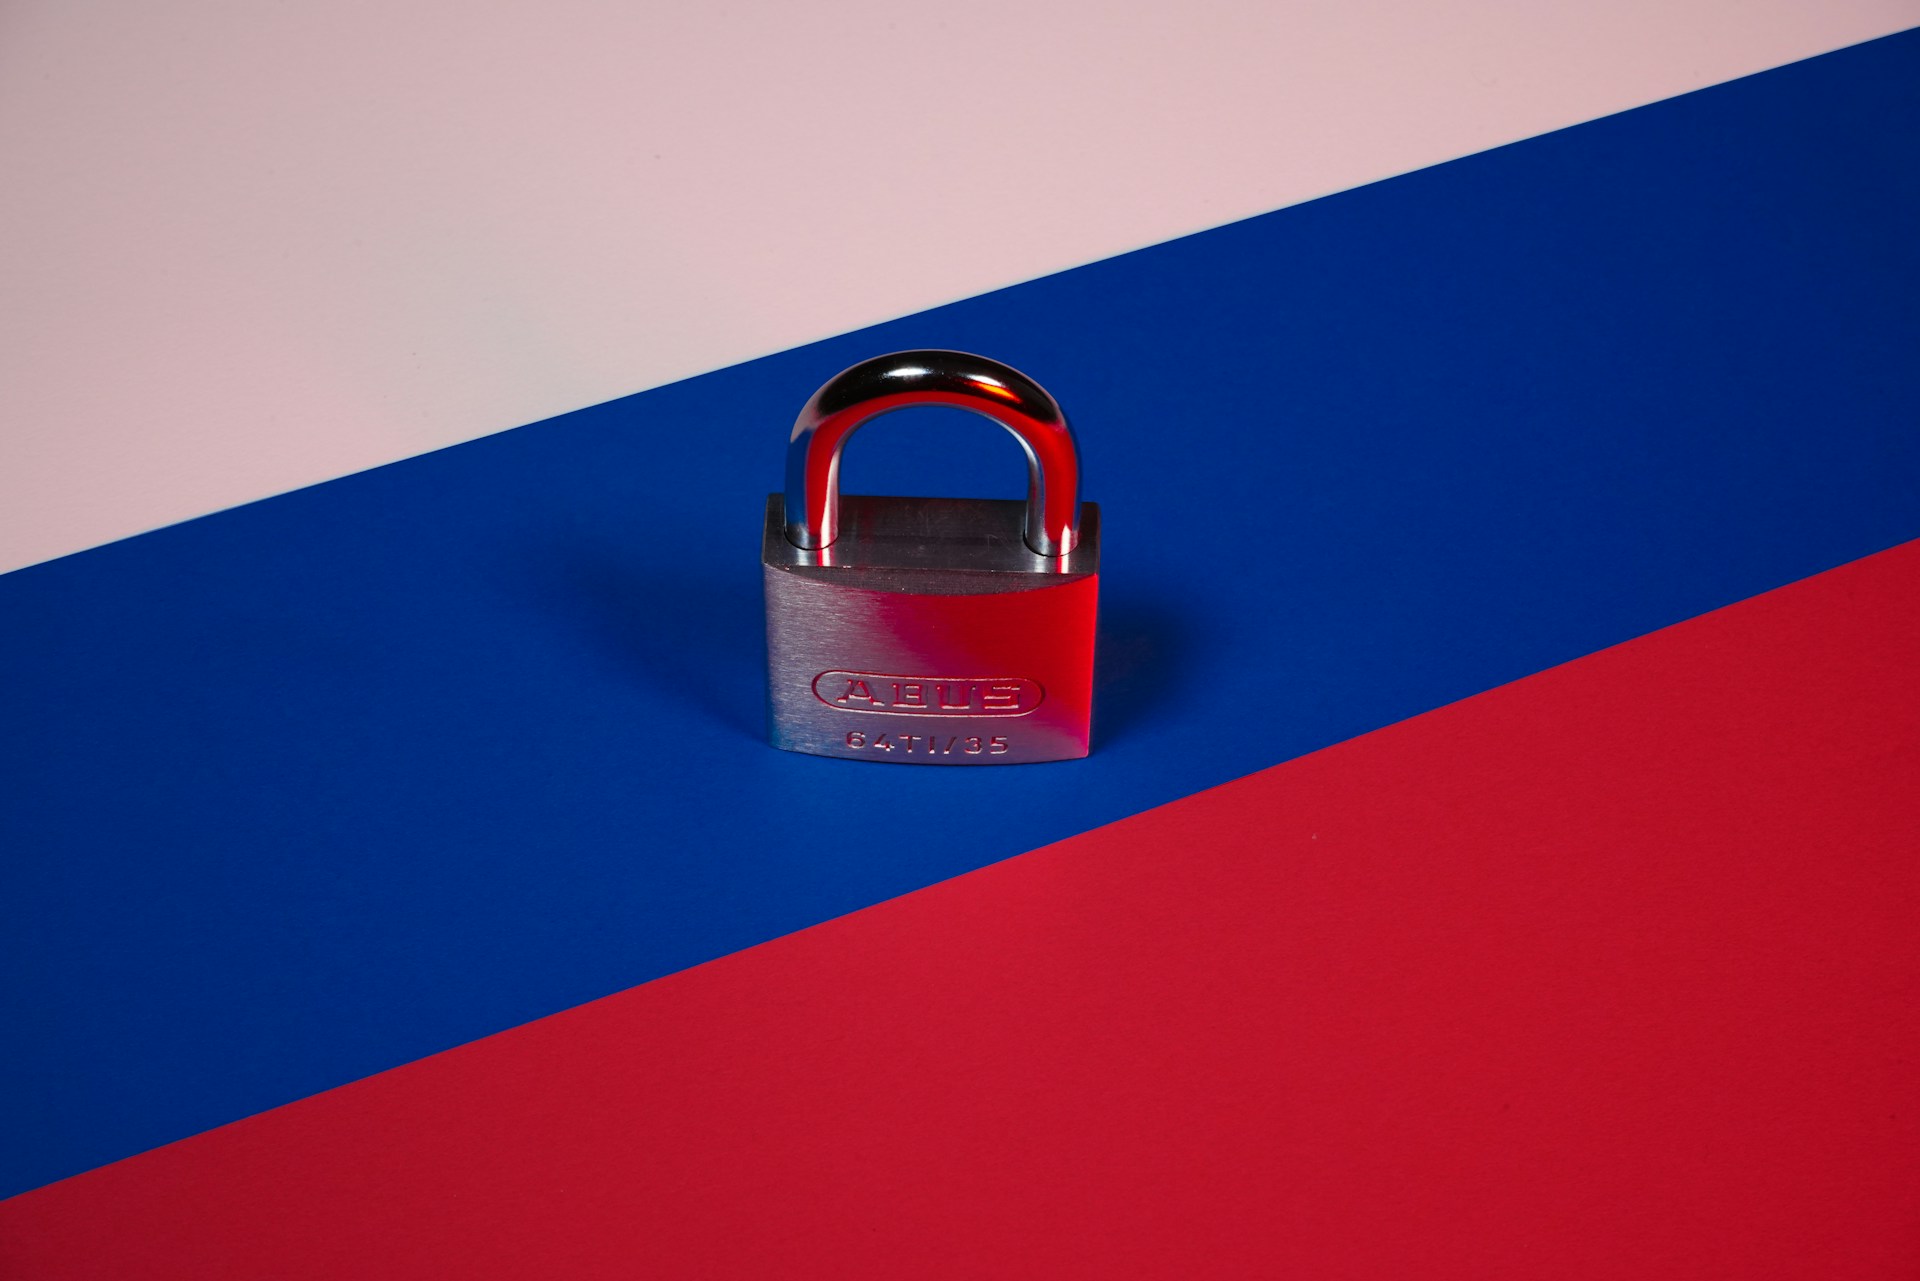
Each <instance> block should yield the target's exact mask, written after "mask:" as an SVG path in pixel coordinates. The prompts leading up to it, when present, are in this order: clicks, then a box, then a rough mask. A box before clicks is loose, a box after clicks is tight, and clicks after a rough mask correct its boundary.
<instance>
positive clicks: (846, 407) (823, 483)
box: [787, 351, 1080, 556]
mask: <svg viewBox="0 0 1920 1281" xmlns="http://www.w3.org/2000/svg"><path fill="white" fill-rule="evenodd" d="M913 405H951V406H954V407H955V408H958V409H969V410H972V411H973V412H974V413H976V414H983V415H985V416H986V417H988V418H991V419H993V421H995V422H997V423H999V424H1000V425H1001V426H1002V427H1005V428H1006V429H1007V430H1008V431H1010V432H1012V433H1013V436H1014V439H1016V440H1018V441H1019V442H1020V447H1021V449H1022V450H1024V451H1025V453H1026V455H1027V524H1026V543H1027V547H1028V548H1029V549H1031V550H1032V551H1033V552H1035V553H1036V554H1038V555H1041V556H1065V555H1066V554H1067V553H1068V552H1070V551H1072V550H1073V549H1074V547H1075V546H1076V545H1077V544H1078V543H1079V541H1080V449H1079V446H1078V445H1077V444H1076V443H1075V441H1074V438H1073V428H1072V427H1071V426H1069V425H1068V423H1067V417H1066V415H1065V414H1063V413H1061V412H1060V406H1059V404H1058V402H1056V401H1055V400H1054V398H1053V397H1052V396H1049V395H1048V394H1047V393H1046V391H1045V389H1043V388H1042V387H1041V386H1040V384H1039V383H1036V382H1034V381H1033V380H1032V379H1031V378H1028V377H1027V376H1026V375H1025V374H1023V373H1021V372H1020V371H1019V370H1017V369H1013V368H1011V367H1009V366H1007V365H1003V364H1001V363H1000V362H999V361H997V360H988V359H987V358H986V357H985V356H973V355H969V354H967V353H966V352H964V351H897V352H894V353H892V354H891V355H886V356H875V357H874V358H873V359H872V360H863V361H861V362H860V363H859V364H857V365H855V366H853V367H852V368H851V369H846V370H843V371H841V372H840V373H838V374H836V375H835V376H834V377H833V378H831V379H829V380H828V382H827V384H826V386H824V387H822V388H821V389H820V390H819V391H817V392H815V393H814V394H813V399H812V400H809V401H808V402H807V404H806V408H804V409H802V410H801V411H800V417H799V418H798V419H797V420H796V421H795V422H794V424H793V437H792V439H791V440H790V441H789V442H788V444H787V541H788V542H790V543H792V544H793V545H794V546H796V547H804V548H820V547H826V546H829V545H830V544H832V542H833V540H834V539H835V538H837V537H839V534H840V451H841V450H842V449H843V448H844V447H845V446H846V443H847V437H849V436H851V435H853V433H854V432H855V431H856V430H858V429H859V428H861V427H863V426H865V425H866V424H867V423H869V422H871V421H872V420H873V419H875V418H877V417H879V416H880V415H881V414H885V413H891V412H892V411H894V410H896V409H906V408H908V407H909V406H913Z"/></svg>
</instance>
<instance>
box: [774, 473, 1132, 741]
mask: <svg viewBox="0 0 1920 1281" xmlns="http://www.w3.org/2000/svg"><path fill="white" fill-rule="evenodd" d="M843 515H844V521H843V524H842V533H841V537H840V538H839V539H838V540H836V542H835V544H834V545H833V546H831V547H828V548H822V549H818V550H804V549H801V548H798V547H795V546H794V545H793V544H792V543H791V542H789V541H788V539H787V537H786V529H787V521H786V516H785V499H784V497H783V496H782V495H780V494H772V495H769V496H768V499H767V508H766V526H765V529H764V532H763V535H762V539H761V543H762V557H761V562H762V574H763V578H764V580H765V590H766V601H767V716H768V727H769V737H770V739H771V741H772V742H773V744H774V745H775V746H776V747H781V748H785V749H787V750H789V751H798V752H808V753H812V754H815V755H821V756H838V757H845V758H850V759H858V760H875V761H884V762H888V763H894V764H926V765H935V764H938V765H994V764H1019V763H1026V762H1038V761H1050V760H1068V759H1073V758H1076V757H1081V756H1085V755H1086V754H1087V750H1088V745H1089V729H1090V724H1091V700H1092V692H1093V645H1094V623H1095V616H1096V613H1097V608H1098V593H1099V574H1098V570H1099V557H1100V523H1099V509H1098V507H1097V506H1096V505H1094V504H1092V503H1087V504H1084V505H1083V506H1082V509H1081V514H1080V520H1079V522H1078V524H1079V527H1080V531H1081V536H1080V540H1079V544H1078V546H1076V547H1075V548H1074V550H1073V551H1072V552H1071V553H1069V554H1068V555H1066V556H1061V557H1043V556H1038V555H1035V554H1034V553H1033V552H1032V551H1031V550H1029V549H1028V547H1027V546H1026V544H1025V541H1024V539H1023V538H1022V525H1023V521H1024V515H1025V505H1024V504H1022V503H1019V502H1017V501H1013V500H1001V499H930V498H929V499H917V498H879V497H865V496H851V495H850V496H848V497H847V499H846V500H845V503H844V508H843Z"/></svg>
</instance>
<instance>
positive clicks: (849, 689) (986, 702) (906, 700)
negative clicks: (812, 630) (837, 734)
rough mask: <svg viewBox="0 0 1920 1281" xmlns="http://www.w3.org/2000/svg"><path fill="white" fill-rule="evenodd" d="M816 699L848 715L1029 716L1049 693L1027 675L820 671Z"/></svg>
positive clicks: (814, 682) (814, 686) (815, 683)
mask: <svg viewBox="0 0 1920 1281" xmlns="http://www.w3.org/2000/svg"><path fill="white" fill-rule="evenodd" d="M813 696H814V697H815V698H817V699H819V700H820V701H821V702H823V703H825V704H826V705H827V706H828V707H837V708H839V709H840V710H842V711H847V712H889V713H892V714H894V715H897V716H1025V715H1026V714H1027V713H1028V712H1030V711H1032V710H1033V709H1034V708H1036V707H1038V706H1040V700H1041V699H1043V698H1045V697H1046V691H1044V690H1042V689H1041V688H1040V684H1039V682H1037V681H1030V680H1028V679H1026V678H1025V677H1023V676H890V675H887V674H885V673H882V672H839V671H835V672H821V673H820V674H819V675H818V676H816V677H814V678H813Z"/></svg>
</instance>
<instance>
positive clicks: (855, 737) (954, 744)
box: [847, 729, 1013, 756]
mask: <svg viewBox="0 0 1920 1281" xmlns="http://www.w3.org/2000/svg"><path fill="white" fill-rule="evenodd" d="M847 746H848V747H851V748H853V749H854V750H856V751H858V750H861V749H865V750H867V751H872V752H905V753H907V754H908V755H909V756H911V755H913V754H914V753H916V752H917V753H919V754H920V755H922V756H956V755H958V756H981V755H986V756H1004V755H1005V754H1006V753H1008V752H1010V751H1012V750H1013V747H1012V744H1010V743H1008V742H1007V739H1006V736H1005V735H1004V734H995V735H992V736H991V737H989V738H981V737H979V736H978V735H972V734H867V733H863V732H862V731H860V730H857V729H856V730H853V731H851V732H849V733H848V734H847Z"/></svg>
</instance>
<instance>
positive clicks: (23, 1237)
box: [0, 544, 1920, 1281]
mask: <svg viewBox="0 0 1920 1281" xmlns="http://www.w3.org/2000/svg"><path fill="white" fill-rule="evenodd" d="M1916 589H1920V544H1908V545H1906V546H1903V547H1900V548H1896V549H1894V550H1892V551H1889V552H1886V553H1883V554H1881V555H1879V556H1875V557H1871V558H1869V559H1867V560H1864V561H1861V562H1857V563H1855V564H1853V565H1849V566H1846V567H1844V568H1841V569H1838V570H1834V571H1832V572H1831V573H1828V574H1824V575H1821V576H1819V577H1817V578H1813V579H1810V580H1807V581H1805V582H1802V583H1799V584H1796V585H1794V586H1791V587H1788V588H1785V589H1783V590H1781V591H1778V592H1773V593H1770V594H1769V595H1766V596H1763V597H1759V598H1757V599H1755V600H1752V601H1748V602H1745V603H1743V604H1740V605H1737V606H1734V607H1732V608H1730V609H1726V610H1722V611H1719V612H1717V613H1715V614H1711V615H1708V616H1706V617H1703V618H1700V619H1696V620H1693V621H1691V622H1689V623H1686V624H1683V625H1681V626H1678V627H1675V628H1671V629H1668V630H1666V631H1664V632H1660V633H1657V634H1655V635H1653V636H1650V637H1646V638H1643V639H1641V640H1639V641H1635V642H1632V643H1630V644H1627V645H1623V646H1620V647H1618V648H1615V649H1612V650H1609V651H1606V652H1603V653H1600V654H1597V655H1594V656H1593V657H1590V658H1587V659H1584V660H1582V661H1580V662H1577V663H1573V664H1569V665H1567V666H1565V667H1561V668H1557V669H1555V670H1552V671H1548V672H1545V673H1542V674H1540V675H1538V676H1535V677H1533V678H1531V679H1528V680H1525V681H1521V682H1519V683H1517V684H1514V685H1510V686H1507V687H1504V688H1501V689H1497V690H1493V691H1491V692H1489V693H1486V694H1483V695H1481V696H1479V697H1476V698H1473V699H1469V700H1467V701H1465V702H1463V703H1458V704H1455V705H1453V706H1451V707H1447V708H1443V709H1441V710H1439V711H1437V712H1434V713H1431V714H1429V715H1426V716H1422V717H1419V718H1418V719H1415V720H1412V721H1408V722H1406V723H1404V724H1401V725H1397V726H1393V727H1391V728H1389V729H1386V730H1382V731H1380V732H1378V733H1375V734H1370V735H1368V736H1366V737H1364V738H1361V739H1357V740H1354V741H1353V742H1350V743H1346V744H1343V745H1341V746H1339V747H1335V748H1333V749H1330V750H1328V751H1325V752H1321V753H1318V754H1317V755H1315V756H1312V757H1308V758H1306V759H1303V760H1299V761H1294V762H1291V763H1289V764H1287V765H1284V766H1280V767H1278V768H1275V769H1272V770H1268V771H1266V772H1263V773H1261V774H1257V775H1254V776H1252V777H1249V778H1246V779H1242V780H1240V781H1238V782H1235V783H1232V784H1229V785H1227V786H1225V787H1220V788H1217V789H1214V790H1212V791H1209V792H1205V793H1202V794H1200V795H1197V796H1194V797H1191V798H1188V799H1186V800H1184V801H1181V802H1178V803H1176V804H1173V805H1168V806H1165V807H1163V808H1161V809H1158V810H1154V811H1151V812H1149V813H1146V814H1143V815H1140V816H1139V817H1137V818H1134V819H1130V820H1127V821H1125V822H1122V823H1118V824H1115V825H1114V826H1111V827H1107V828H1103V829H1100V830H1097V831H1093V832H1089V833H1087V834H1085V835H1082V836H1079V837H1076V838H1074V839H1072V840H1069V841H1065V842H1062V843H1061V844H1059V845H1055V846H1052V847H1049V848H1047V849H1044V850H1040V851H1037V852H1035V853H1032V854H1029V855H1027V856H1025V857H1023V858H1019V859H1015V860H1012V861H1010V862H1007V863H1003V864H1000V865H997V866H995V867H991V868H988V869H986V870H985V871H981V872H978V873H975V874H973V875H970V876H965V877H962V878H960V879H958V880H955V881H951V882H947V883H945V884H942V885H937V886H934V887H932V888H930V889H927V890H924V891H922V892H919V893H916V894H913V895H910V896H908V897H906V898H903V899H899V900H896V901H894V902H891V903H886V904H883V905H881V906H879V907H876V908H872V909H870V910H868V911H864V912H860V913H857V914H855V915H853V916H850V917H846V918H843V919H841V920H838V921H834V922H831V923H829V924H826V925H823V926H820V927H818V928H816V929H812V930H808V931H805V932H804V933H801V934H797V935H793V936H791V937H788V938H784V939H780V940H777V941H775V942H772V943H768V944H765V945H763V946H760V947H756V948H753V949H751V950H749V951H746V952H742V953H739V954H737V955H734V956H730V957H727V958H725V959H723V960H720V961H716V962H714V963H713V964H710V965H706V966H702V967H700V968H698V969H695V970H691V971H688V972H686V973H683V974H679V975H675V976H673V977H671V978H667V979H663V980H661V981H659V982H656V983H652V984H648V985H646V986H644V987H640V988H636V989H633V990H631V991H628V992H624V993H621V994H619V995H617V996H613V997H609V998H607V999H606V1000H603V1001H599V1002H595V1003H594V1004H591V1005H588V1006H585V1007H582V1008H580V1009H576V1010H572V1011H569V1012H566V1013H563V1014H559V1015H555V1016H553V1017H551V1018H548V1019H543V1020H541V1021H539V1022H536V1023H532V1024H529V1025H527V1026H525V1027H521V1028H517V1029H515V1030H513V1031H511V1032H507V1033H505V1034H502V1035H500V1036H496V1037H492V1038H490V1039H488V1040H485V1041H481V1042H478V1043H476V1044H473V1045H469V1046H466V1047H463V1048H461V1049H458V1050H455V1051H452V1052H450V1053H447V1054H443V1055H439V1056H436V1057H434V1058H431V1059H427V1060H424V1061H421V1062H418V1063H414V1064H410V1065H408V1066H406V1067H404V1068H400V1069H397V1070H395V1071H392V1072H388V1073H385V1074H382V1075H380V1076H377V1077H374V1078H371V1079H369V1080H366V1081H362V1082H359V1083H357V1084H354V1085H350V1086H347V1087H345V1088H343V1089H339V1090H335V1091H332V1092H330V1093H327V1094H323V1095H320V1096H317V1097H315V1098H311V1099H307V1100H304V1101H302V1102H299V1103H295V1104H293V1105H290V1106H288V1107H284V1108H281V1109H278V1110H276V1111H273V1112H269V1113H266V1114H264V1115H262V1116H258V1117H254V1118H252V1119H250V1120H246V1121H242V1122H240V1123H238V1124H236V1125H232V1126H228V1127H225V1128H223V1129H220V1130H216V1131H213V1132H211V1133H208V1134H205V1135H201V1136H198V1137H196V1138H193V1139H189V1140H187V1141H185V1142H182V1143H178V1144H174V1145H172V1146H170V1147H167V1148H163V1149H160V1150H158V1151H155V1152H151V1153H148V1154H145V1155H143V1156H139V1157H135V1158H133V1159H131V1160H128V1161H124V1162H121V1163H119V1164H117V1165H113V1166H109V1167H107V1168H105V1169H101V1170H97V1171H94V1172H92V1173H90V1174H87V1175H83V1176H81V1177H79V1178H76V1179H71V1180H68V1181H66V1182H64V1183H60V1184H55V1185H53V1186H51V1187H47V1188H43V1189H40V1190H39V1191H36V1192H32V1193H29V1194H27V1195H25V1196H23V1197H19V1198H16V1199H15V1200H13V1201H11V1202H7V1203H5V1204H4V1205H0V1275H4V1276H6V1277H7V1278H9V1279H10V1281H38V1279H40V1278H55V1277H62V1278H64V1277H111V1278H116V1279H118V1278H133V1277H141V1278H176V1277H177V1278H193V1279H194V1281H213V1279H215V1278H223V1277H236V1278H238V1277H245V1278H261V1277H276V1278H299V1277H316V1278H318V1277H325V1278H341V1277H355V1278H382V1277H416V1276H436V1277H437V1276H459V1277H469V1278H470V1277H515V1278H526V1277H556V1278H558V1277H566V1278H582V1277H609V1278H612V1277H619V1278H631V1277H640V1276H661V1277H676V1278H678V1277H834V1278H844V1277H851V1276H874V1277H889V1278H902V1277H932V1276H939V1277H948V1276H952V1277H986V1276H993V1277H1010V1276H1033V1277H1068V1276H1097V1277H1116V1276H1167V1277H1202V1276H1220V1277H1247V1276H1300V1277H1393V1278H1404V1277H1412V1276H1473V1277H1481V1278H1488V1277H1526V1278H1539V1277H1556V1278H1568V1277H1607V1278H1621V1277H1633V1278H1645V1277H1650V1276H1674V1277H1687V1278H1702V1277H1720V1276H1725V1277H1740V1278H1756V1277H1788V1276H1794V1277H1799V1276H1821V1277H1879V1276H1896V1275H1911V1274H1912V1270H1913V1268H1914V1266H1915V1265H1916V1263H1917V1262H1920V949H1917V948H1916V943H1915V939H1916V936H1917V934H1920V930H1917V926H1920V857H1916V855H1920V804H1917V803H1916V800H1915V797H1916V796H1920V778H1916V775H1917V774H1920V661H1916V660H1920V590H1916ZM862 830H867V831H868V832H869V836H870V838H871V839H895V838H894V837H890V836H889V835H888V834H887V833H885V832H884V831H879V830H872V829H866V828H863V829H862Z"/></svg>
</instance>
